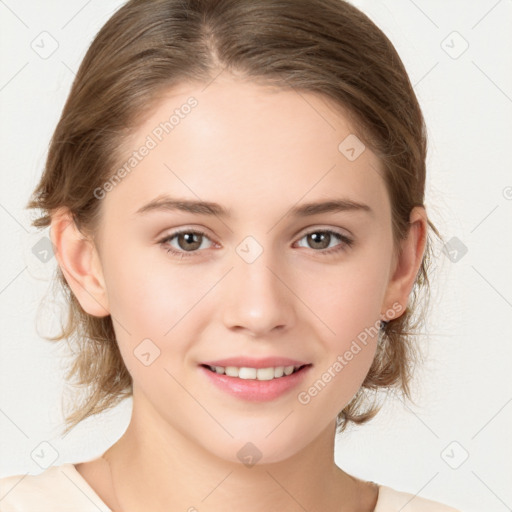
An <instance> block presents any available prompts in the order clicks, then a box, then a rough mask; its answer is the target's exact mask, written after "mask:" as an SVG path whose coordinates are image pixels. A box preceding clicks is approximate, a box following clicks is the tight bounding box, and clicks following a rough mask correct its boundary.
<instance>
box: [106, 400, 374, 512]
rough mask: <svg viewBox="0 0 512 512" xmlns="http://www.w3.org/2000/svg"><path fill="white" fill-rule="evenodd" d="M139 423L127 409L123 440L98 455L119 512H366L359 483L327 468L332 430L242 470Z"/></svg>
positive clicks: (137, 414) (161, 427) (164, 429)
mask: <svg viewBox="0 0 512 512" xmlns="http://www.w3.org/2000/svg"><path fill="white" fill-rule="evenodd" d="M144 412H145V413H146V412H147V411H144ZM141 418H144V420H143V421H142V420H141ZM147 418H148V416H147V414H142V413H141V411H139V410H137V408H136V406H135V401H134V408H133V413H132V419H131V421H130V424H129V426H128V428H127V430H126V432H125V433H124V434H123V436H122V437H121V438H120V439H119V440H118V441H117V442H116V443H115V444H114V445H113V446H112V447H111V448H110V449H109V450H107V452H106V453H105V454H104V458H105V459H106V460H107V461H108V463H109V466H110V471H111V474H112V483H113V489H114V495H115V496H116V499H117V502H118V503H117V504H116V505H117V506H118V507H119V510H123V511H130V512H138V511H146V510H152V511H155V512H160V511H162V512H163V511H164V510H165V511H168V510H169V509H171V510H184V511H189V512H197V511H200V510H203V509H207V510H209V511H211V512H217V511H224V510H226V508H230V509H234V510H237V509H238V510H244V511H245V512H256V511H258V512H260V511H262V510H283V511H286V510H308V511H315V510H323V511H329V510H332V511H334V510H336V511H338V512H342V511H347V512H348V511H356V510H373V507H372V508H361V503H362V498H361V496H362V490H363V482H361V481H359V480H357V479H355V478H354V477H352V476H350V475H348V474H346V473H345V472H344V471H342V470H341V469H340V468H339V467H338V466H337V465H336V464H335V462H334V439H335V423H334V422H333V424H332V425H329V427H328V428H326V429H325V430H324V431H323V432H321V434H320V435H319V436H318V437H317V438H316V439H314V441H313V442H312V443H310V444H309V445H308V446H306V448H304V449H303V450H301V451H300V452H297V453H295V454H294V455H293V456H291V457H289V458H288V459H286V460H282V461H279V462H274V463H270V464H260V463H258V462H256V464H254V465H244V464H242V463H240V462H238V463H235V462H231V461H229V460H224V459H221V458H219V457H216V456H215V455H213V454H211V453H210V452H208V451H206V450H205V449H204V448H202V447H201V446H198V445H197V444H196V443H194V442H193V441H192V440H190V439H189V438H187V437H186V435H184V434H183V433H181V432H178V431H176V430H175V429H173V428H172V427H171V426H170V425H169V424H167V423H163V422H161V423H159V422H158V421H156V422H155V421H153V420H154V418H152V421H148V419H147ZM205 435H207V434H205ZM368 491H369V489H368V487H366V488H365V492H366V496H367V497H368ZM375 491H376V489H373V490H372V492H373V493H374V495H373V497H372V500H373V501H372V503H374V502H375V501H376V494H375ZM116 511H117V509H116Z"/></svg>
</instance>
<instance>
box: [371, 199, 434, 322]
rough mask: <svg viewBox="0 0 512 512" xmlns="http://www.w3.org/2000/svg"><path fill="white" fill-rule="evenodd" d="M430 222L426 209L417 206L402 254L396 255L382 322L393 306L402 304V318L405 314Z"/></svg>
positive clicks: (413, 212)
mask: <svg viewBox="0 0 512 512" xmlns="http://www.w3.org/2000/svg"><path fill="white" fill-rule="evenodd" d="M427 229H428V220H427V214H426V211H425V208H424V207H423V206H415V207H414V208H413V209H412V210H411V214H410V217H409V233H408V236H407V238H406V239H405V240H403V241H402V242H401V249H402V251H401V253H400V254H396V256H395V258H394V260H393V267H394V268H393V269H392V273H391V279H390V281H389V283H388V287H387V290H386V296H385V300H384V303H383V307H384V308H385V309H384V313H381V316H382V320H390V318H385V311H386V309H388V310H389V309H392V310H395V308H393V307H392V304H396V303H399V304H401V306H402V308H401V310H400V311H401V313H400V314H398V315H396V316H395V318H396V317H398V316H400V315H401V314H403V313H404V312H405V309H406V307H407V303H408V301H409V295H410V294H411V291H412V287H413V285H414V281H415V280H416V276H417V274H418V271H419V269H420V266H421V262H422V259H423V254H424V252H425V246H426V242H427Z"/></svg>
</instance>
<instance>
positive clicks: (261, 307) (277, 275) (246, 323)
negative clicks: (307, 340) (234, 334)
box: [223, 250, 298, 337]
mask: <svg viewBox="0 0 512 512" xmlns="http://www.w3.org/2000/svg"><path fill="white" fill-rule="evenodd" d="M278 259H279V258H278V257H277V255H276V254H275V253H274V254H273V253H272V251H270V250H265V251H263V253H262V254H261V255H260V256H259V257H258V258H257V259H256V260H255V261H252V262H249V261H245V260H244V259H243V258H238V256H236V257H235V258H234V268H233V270H232V271H231V272H230V273H229V275H228V276H227V283H226V288H225V300H224V311H223V320H224V324H225V326H226V327H227V328H228V329H231V330H237V331H246V334H247V335H249V336H252V337H265V336H268V335H270V334H271V333H274V331H284V330H286V329H290V328H292V327H293V325H294V323H295V321H296V306H297V302H298V299H297V298H296V297H295V296H294V294H293V292H292V290H293V284H292V282H290V281H293V278H292V277H291V273H290V272H285V271H284V270H283V268H282V265H280V264H279V261H278Z"/></svg>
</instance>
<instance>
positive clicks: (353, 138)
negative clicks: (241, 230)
mask: <svg viewBox="0 0 512 512" xmlns="http://www.w3.org/2000/svg"><path fill="white" fill-rule="evenodd" d="M144 147H146V148H149V149H146V150H144V151H142V149H143V148H144ZM134 152H135V153H138V154H139V155H138V158H136V161H135V160H134V158H135V157H134V156H132V157H130V155H132V154H133V153H134ZM141 153H144V156H143V157H140V154H141ZM130 158H131V160H132V162H131V163H132V164H134V165H133V166H125V167H126V169H127V170H128V171H129V172H126V173H125V174H126V177H125V178H123V180H122V182H121V183H120V184H119V185H117V186H116V187H115V190H113V192H111V193H109V198H108V199H109V202H115V201H118V200H119V201H121V200H122V198H123V197H125V198H126V197H128V196H129V197H130V198H131V199H130V203H131V206H132V207H133V208H132V210H133V211H135V210H136V209H137V208H139V207H140V206H142V204H143V203H144V202H148V201H150V200H152V199H154V198H155V197H156V196H158V195H161V194H163V193H166V194H169V195H172V196H179V197H182V198H190V199H204V200H210V201H215V202H219V203H222V204H224V205H225V206H226V208H229V209H230V210H234V211H236V210H237V208H246V209H247V208H250V209H252V212H253V213H255V212H256V211H258V210H260V211H261V205H262V203H264V204H266V205H268V206H270V205H274V204H282V205H283V207H284V206H286V205H292V204H297V203H300V202H301V201H303V202H310V201H311V200H313V199H317V198H319V197H327V196H329V197H330V198H331V197H333V196H334V195H336V194H338V195H340V196H341V195H343V196H349V197H350V199H352V200H354V201H359V202H364V203H368V202H372V203H374V206H375V208H374V209H375V210H377V213H378V208H379V205H378V204H377V203H379V202H380V203H382V202H384V204H381V206H380V207H382V208H386V197H384V196H383V192H384V182H383V179H382V171H381V165H380V162H379V160H378V159H377V157H376V156H375V155H374V154H373V153H372V152H371V151H370V149H369V148H367V147H366V148H365V146H364V144H363V143H362V142H361V140H360V139H359V138H358V137H357V135H356V134H355V133H354V130H353V128H352V126H351V125H350V122H349V120H348V119H347V118H346V116H344V115H343V113H342V110H341V109H340V108H335V107H334V105H333V104H332V102H330V101H329V100H327V99H326V98H325V97H323V96H321V95H318V94H315V93H312V92H306V91H298V90H296V89H286V90H285V89H279V88H275V87H270V86H264V85H259V84H256V83H251V82H247V81H242V80H239V79H234V78H232V77H230V78H226V77H219V78H218V79H216V80H214V81H213V82H212V83H210V84H209V85H205V84H192V83H189V84H181V85H180V86H178V87H175V88H173V89H170V90H169V92H168V94H166V95H165V96H164V97H163V98H161V99H160V100H159V102H158V103H157V104H156V106H155V107H154V108H153V109H152V111H151V113H150V114H149V115H148V116H147V117H146V119H145V120H144V122H143V123H142V124H141V125H140V126H138V127H137V129H136V130H135V132H134V135H133V136H132V137H131V138H130V139H129V141H128V143H127V145H126V152H125V158H124V161H123V162H122V164H123V163H124V164H126V163H127V162H128V160H129V159H130ZM122 164H121V165H122ZM136 206H137V208H135V207H136ZM388 206H389V205H388ZM372 208H373V206H372Z"/></svg>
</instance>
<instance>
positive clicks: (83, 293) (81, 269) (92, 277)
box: [50, 209, 110, 317]
mask: <svg viewBox="0 0 512 512" xmlns="http://www.w3.org/2000/svg"><path fill="white" fill-rule="evenodd" d="M50 238H51V240H52V243H53V246H54V250H55V257H56V259H57V261H58V263H59V266H60V268H61V270H62V273H63V274H64V277H65V278H66V281H67V283H68V284H69V287H70V288H71V290H72V291H73V294H74V295H75V297H76V298H77V300H78V301H79V302H80V305H81V306H82V308H83V309H84V311H85V312H86V313H89V314H90V315H93V316H97V317H104V316H108V315H109V314H110V311H109V306H108V300H107V290H106V286H105V282H104V279H103V273H102V269H101V264H100V260H99V257H98V253H97V250H96V248H95V246H94V243H93V241H92V240H90V239H89V238H87V237H86V236H84V235H83V234H82V233H81V232H80V231H79V230H78V228H77V227H76V224H75V222H74V220H73V217H72V215H71V213H70V212H69V211H68V210H64V209H61V210H59V211H58V212H57V213H56V214H55V215H54V216H53V217H52V223H51V227H50Z"/></svg>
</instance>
